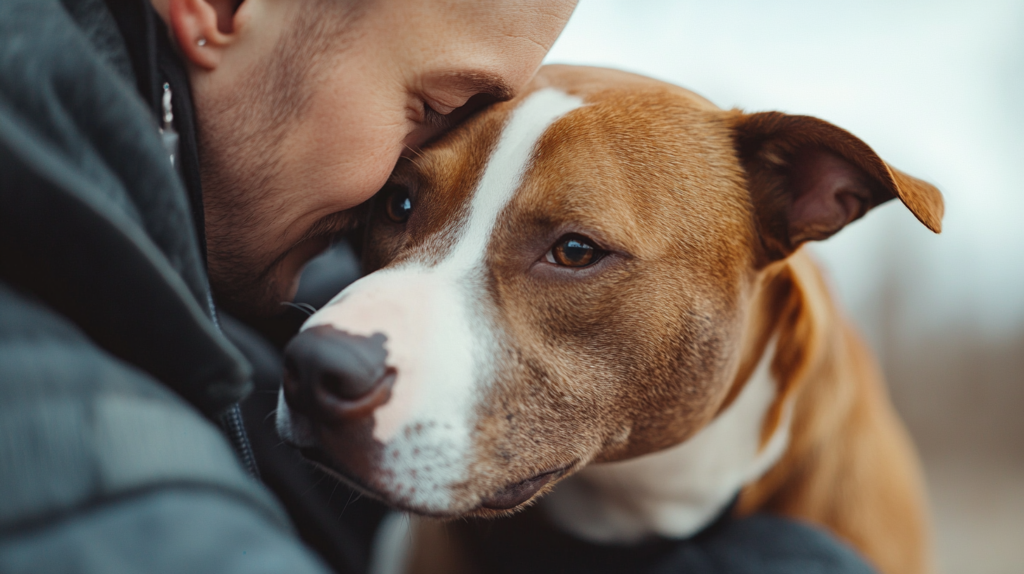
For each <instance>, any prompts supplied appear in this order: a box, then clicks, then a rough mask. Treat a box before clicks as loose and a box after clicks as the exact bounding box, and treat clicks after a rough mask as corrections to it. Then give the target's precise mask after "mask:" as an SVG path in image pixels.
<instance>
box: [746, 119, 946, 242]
mask: <svg viewBox="0 0 1024 574" xmlns="http://www.w3.org/2000/svg"><path fill="white" fill-rule="evenodd" d="M727 121H728V122H729V125H730V127H731V128H732V130H733V139H734V141H735V145H736V150H737V153H738V155H739V158H740V161H741V162H742V164H743V167H744V169H745V170H746V172H747V181H748V186H749V188H750V195H751V199H752V200H753V203H754V208H755V210H756V211H757V217H758V224H759V226H760V231H761V236H762V238H763V240H764V244H765V248H766V251H767V255H768V257H769V258H770V259H772V260H775V259H780V258H782V257H786V256H788V255H789V254H790V253H792V252H793V251H794V250H795V249H796V248H797V247H799V246H800V245H801V244H802V243H804V242H806V241H811V240H821V239H826V238H828V237H831V236H832V235H833V234H835V233H836V232H838V231H839V230H840V229H842V228H843V227H845V226H846V225H847V224H849V223H850V222H852V221H854V220H856V219H858V218H860V217H861V216H862V215H864V214H865V213H867V211H868V210H869V209H871V208H872V207H875V206H877V205H879V204H882V203H884V202H886V201H889V200H890V199H892V198H894V197H898V198H900V200H901V201H902V202H903V204H904V205H906V206H907V208H908V209H910V211H911V212H912V213H913V214H914V215H915V216H916V217H917V219H918V220H920V221H921V223H923V224H924V225H925V226H926V227H927V228H928V229H931V230H932V231H934V232H935V233H939V232H940V231H941V229H942V214H943V210H944V207H943V203H942V194H940V193H939V190H937V189H936V188H935V187H934V186H932V185H931V184H928V183H925V182H923V181H921V180H919V179H915V178H913V177H910V176H909V175H906V174H904V173H901V172H899V171H896V170H895V169H892V168H891V167H889V166H888V165H887V164H886V163H885V162H884V161H882V160H881V158H879V157H878V155H876V154H875V152H874V151H872V150H871V148H870V147H868V145H867V144H865V143H864V142H862V141H861V140H859V139H857V138H856V137H854V136H853V135H852V134H850V133H849V132H847V131H845V130H843V129H841V128H838V127H836V126H834V125H832V124H830V123H828V122H825V121H822V120H819V119H817V118H812V117H809V116H790V115H786V114H782V113H778V112H765V113H758V114H743V113H740V112H738V111H733V112H729V116H728V120H727Z"/></svg>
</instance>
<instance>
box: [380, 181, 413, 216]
mask: <svg viewBox="0 0 1024 574" xmlns="http://www.w3.org/2000/svg"><path fill="white" fill-rule="evenodd" d="M384 202H385V203H384V205H385V209H386V210H387V213H388V217H389V218H390V219H391V221H394V222H395V223H405V222H406V221H408V219H409V214H410V213H412V198H410V197H409V190H408V189H407V188H406V187H405V186H395V188H394V189H392V190H391V191H390V192H389V193H388V196H387V197H386V198H385V199H384Z"/></svg>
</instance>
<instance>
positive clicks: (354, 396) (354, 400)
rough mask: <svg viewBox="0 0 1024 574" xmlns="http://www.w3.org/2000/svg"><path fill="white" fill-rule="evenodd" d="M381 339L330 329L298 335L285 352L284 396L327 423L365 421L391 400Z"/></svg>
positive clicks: (390, 372) (391, 378) (390, 371)
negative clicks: (311, 410) (310, 409)
mask: <svg viewBox="0 0 1024 574" xmlns="http://www.w3.org/2000/svg"><path fill="white" fill-rule="evenodd" d="M386 340H387V339H386V337H385V336H384V335H382V334H376V335H374V336H373V337H362V336H358V335H350V334H348V333H345V332H343V331H339V330H337V329H335V328H333V327H331V326H329V325H321V326H319V327H313V328H311V329H307V330H305V331H303V332H302V333H299V334H298V335H297V336H296V337H295V338H294V339H292V340H291V342H289V343H288V346H287V347H286V348H285V395H286V398H288V399H289V404H290V405H292V406H295V405H293V404H292V399H293V398H298V399H300V400H299V401H296V402H299V403H300V404H303V405H306V406H308V407H312V408H313V410H314V412H313V413H309V414H311V415H314V416H316V415H325V416H327V417H329V418H337V417H342V418H356V417H361V416H366V415H368V414H370V413H372V412H373V410H374V409H376V408H377V407H378V406H380V405H382V404H384V403H385V402H387V399H388V397H390V389H391V384H392V383H393V382H394V378H395V377H394V370H393V369H388V368H387V367H386V365H385V363H384V360H385V358H386V357H387V351H385V350H384V342H385V341H386Z"/></svg>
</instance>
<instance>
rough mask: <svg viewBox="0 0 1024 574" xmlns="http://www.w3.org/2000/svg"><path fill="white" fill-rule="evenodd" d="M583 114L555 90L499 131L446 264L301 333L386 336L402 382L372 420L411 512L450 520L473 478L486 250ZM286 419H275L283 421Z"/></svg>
mask: <svg viewBox="0 0 1024 574" xmlns="http://www.w3.org/2000/svg"><path fill="white" fill-rule="evenodd" d="M582 105H583V102H582V100H580V99H579V98H577V97H573V96H569V95H567V94H565V93H562V92H559V91H556V90H553V89H543V90H539V91H537V92H535V93H533V94H531V95H530V96H529V97H528V98H526V99H525V100H524V101H523V103H522V104H521V105H520V106H519V107H518V108H516V109H515V110H514V111H513V112H512V115H511V118H510V119H509V121H508V123H507V124H506V126H505V128H504V130H503V131H502V133H501V136H500V139H499V140H498V144H497V146H495V148H494V152H493V154H492V155H491V157H490V159H489V161H488V163H487V166H486V168H485V169H484V172H483V175H482V177H481V179H480V183H479V185H478V186H477V188H476V190H475V191H474V193H473V195H472V199H471V202H470V209H469V211H468V215H467V216H466V219H465V220H464V221H463V222H461V223H460V222H458V221H454V220H453V221H452V222H451V224H452V225H453V226H454V225H460V227H461V230H460V232H459V235H458V236H457V239H456V241H455V244H454V245H453V247H452V249H451V251H450V252H449V253H448V254H447V255H446V256H445V258H444V259H443V260H442V261H441V262H440V263H438V264H437V265H434V266H428V265H426V264H422V263H416V262H410V263H405V264H403V265H401V266H399V267H396V268H388V269H384V270H382V271H379V272H376V273H373V274H370V275H368V276H367V277H364V278H363V279H360V280H359V281H357V282H355V283H353V284H352V285H351V286H350V287H349V288H348V289H346V290H345V291H343V292H342V293H340V294H339V295H338V296H337V297H336V298H335V299H334V300H333V301H331V302H330V303H329V304H328V305H327V306H325V307H324V308H323V309H321V310H320V311H319V312H317V313H316V314H315V315H313V316H312V317H310V319H309V320H308V321H307V322H306V324H305V325H304V326H303V329H308V328H310V327H314V326H317V325H325V324H326V325H331V326H333V327H334V328H336V329H339V330H342V331H345V332H348V333H351V334H353V335H363V336H367V337H369V336H372V335H374V334H376V333H383V334H384V335H385V336H386V337H387V342H386V343H385V349H386V350H387V352H388V355H387V365H388V366H390V367H393V368H394V369H395V370H396V371H397V377H396V379H395V383H394V386H393V388H392V392H391V398H390V400H389V401H388V402H387V403H386V404H385V405H383V406H382V407H380V408H379V409H377V410H376V411H375V412H374V414H373V418H374V426H373V436H374V438H375V439H376V440H377V441H379V442H380V443H381V444H384V445H386V449H385V452H386V455H385V458H384V461H383V462H382V464H383V466H384V467H385V468H384V469H383V470H387V471H389V476H391V477H392V478H390V479H389V480H390V481H391V484H393V485H394V488H395V489H396V492H394V494H398V495H401V496H404V497H406V499H407V500H408V503H409V504H410V505H412V506H415V507H418V508H422V509H424V510H434V511H439V512H444V511H448V510H450V509H449V508H447V505H448V504H450V500H451V497H450V495H449V487H450V486H451V485H453V484H456V483H459V482H464V481H465V480H466V479H467V472H468V465H469V463H470V462H471V461H470V460H469V457H470V456H471V450H472V432H473V425H474V420H473V419H474V407H475V403H476V401H477V400H478V399H479V397H481V396H482V394H483V392H484V388H485V387H486V385H487V382H488V380H489V379H490V368H491V364H492V360H491V357H492V355H493V353H494V351H495V350H496V345H495V340H496V337H495V336H494V335H493V333H492V327H491V326H490V324H489V321H488V319H487V318H486V313H484V312H482V311H483V310H484V307H483V306H485V305H487V302H486V301H485V300H484V298H483V296H482V293H484V292H485V289H484V283H483V280H484V275H485V274H484V261H485V255H486V252H487V246H488V243H489V241H490V237H491V234H492V232H493V230H494V227H495V222H496V221H497V219H498V217H499V215H500V214H501V213H502V211H503V210H504V208H505V206H507V205H508V204H509V202H510V201H511V199H512V198H513V197H514V196H515V193H516V191H517V190H518V189H519V187H520V185H521V183H522V180H523V176H524V174H525V172H526V170H527V169H528V167H529V164H530V159H531V157H532V156H533V153H534V150H535V149H536V146H537V142H538V140H539V139H540V138H541V136H542V135H543V134H544V132H545V131H547V129H548V128H549V127H550V126H551V125H552V124H553V123H554V122H555V121H557V120H558V119H559V118H561V117H562V116H564V115H565V114H567V113H569V112H570V111H572V110H574V109H576V108H578V107H580V106H582ZM286 416H287V413H285V414H283V415H279V421H280V420H282V419H283V417H286ZM291 419H294V417H291ZM395 453H397V455H395ZM399 485H401V490H400V491H399V488H398V487H399ZM410 486H415V489H416V490H415V492H414V493H410Z"/></svg>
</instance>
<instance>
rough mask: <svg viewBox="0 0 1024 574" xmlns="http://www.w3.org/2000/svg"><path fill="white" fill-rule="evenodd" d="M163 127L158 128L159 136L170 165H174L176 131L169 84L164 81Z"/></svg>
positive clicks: (176, 146)
mask: <svg viewBox="0 0 1024 574" xmlns="http://www.w3.org/2000/svg"><path fill="white" fill-rule="evenodd" d="M162 102H163V105H162V106H161V107H162V108H163V127H161V128H160V138H161V139H162V140H163V143H164V149H165V150H166V151H167V155H168V156H169V157H170V159H171V166H172V167H174V163H175V162H174V160H175V159H176V157H177V155H178V132H177V131H175V129H174V124H172V123H171V122H173V121H174V111H173V110H172V109H171V85H170V84H168V83H166V82H164V95H163V100H162Z"/></svg>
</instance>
